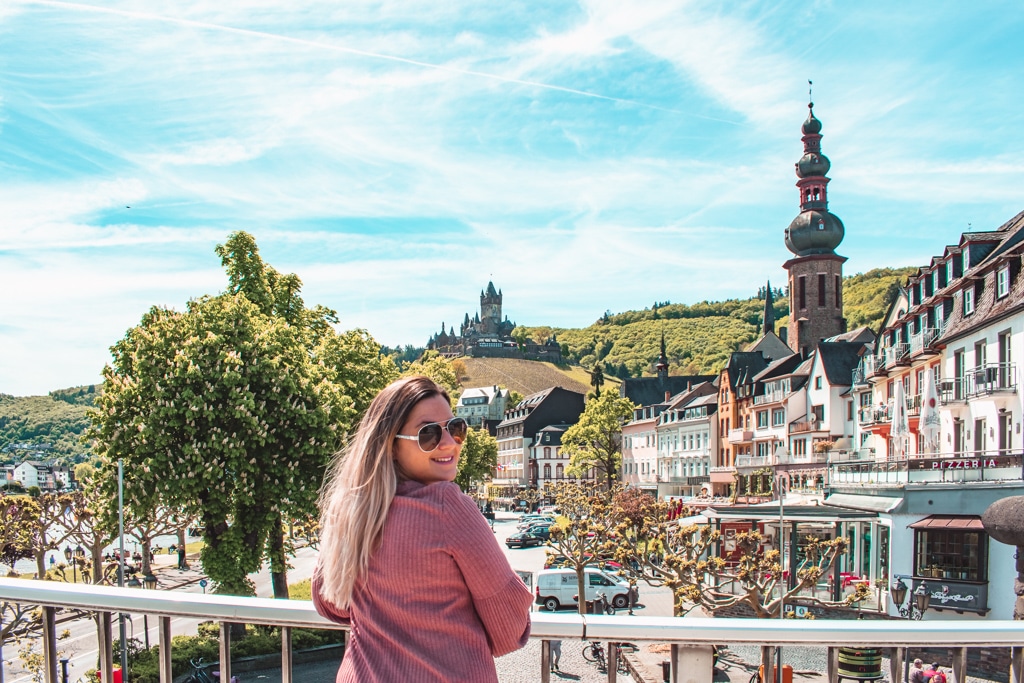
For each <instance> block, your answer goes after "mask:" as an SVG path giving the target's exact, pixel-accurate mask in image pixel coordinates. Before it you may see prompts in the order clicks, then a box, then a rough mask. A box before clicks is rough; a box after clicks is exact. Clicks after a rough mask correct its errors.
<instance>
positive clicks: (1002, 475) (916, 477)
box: [829, 451, 1022, 487]
mask: <svg viewBox="0 0 1024 683" xmlns="http://www.w3.org/2000/svg"><path fill="white" fill-rule="evenodd" d="M1021 464H1022V458H1021V453H1020V451H1017V452H1013V453H1011V452H1009V451H983V452H966V453H953V454H950V455H942V456H939V457H931V458H913V459H909V460H892V461H887V462H859V463H854V462H841V463H836V462H833V464H832V465H831V466H830V467H829V472H830V475H829V481H830V482H831V484H832V485H844V484H849V485H858V486H871V485H874V486H897V487H901V486H905V485H907V484H927V483H966V482H986V481H1021Z"/></svg>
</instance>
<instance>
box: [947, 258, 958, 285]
mask: <svg viewBox="0 0 1024 683" xmlns="http://www.w3.org/2000/svg"><path fill="white" fill-rule="evenodd" d="M955 279H956V270H955V269H954V268H953V258H952V257H950V259H949V260H948V261H946V283H947V284H948V283H950V282H952V281H953V280H955Z"/></svg>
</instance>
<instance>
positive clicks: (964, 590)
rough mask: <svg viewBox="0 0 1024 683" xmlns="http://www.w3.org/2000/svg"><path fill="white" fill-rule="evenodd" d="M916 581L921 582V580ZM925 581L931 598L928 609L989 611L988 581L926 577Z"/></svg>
mask: <svg viewBox="0 0 1024 683" xmlns="http://www.w3.org/2000/svg"><path fill="white" fill-rule="evenodd" d="M915 583H920V580H918V581H915ZM924 583H925V584H926V585H927V590H928V595H929V596H930V598H931V599H930V600H929V602H928V609H952V610H967V611H970V612H986V611H988V584H987V583H959V582H957V581H948V580H947V581H942V580H939V579H924Z"/></svg>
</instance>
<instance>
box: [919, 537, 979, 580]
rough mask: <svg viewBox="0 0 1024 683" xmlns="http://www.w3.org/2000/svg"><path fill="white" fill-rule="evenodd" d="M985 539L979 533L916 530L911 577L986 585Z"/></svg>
mask: <svg viewBox="0 0 1024 683" xmlns="http://www.w3.org/2000/svg"><path fill="white" fill-rule="evenodd" d="M987 556H988V536H987V535H986V534H985V532H983V531H952V530H946V529H920V530H918V531H917V532H916V533H915V534H914V575H915V576H923V577H929V578H936V579H951V580H953V581H987V580H988V572H987V567H986V566H985V558H986V557H987Z"/></svg>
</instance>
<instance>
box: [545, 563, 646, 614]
mask: <svg viewBox="0 0 1024 683" xmlns="http://www.w3.org/2000/svg"><path fill="white" fill-rule="evenodd" d="M584 584H585V586H586V592H587V598H586V599H587V601H588V602H589V601H591V600H594V599H595V598H596V597H597V593H598V591H600V592H602V593H604V594H605V597H607V598H608V601H609V602H610V603H611V604H612V605H614V606H615V608H616V609H624V608H626V607H628V606H629V583H627V582H626V581H624V580H622V579H620V578H619V577H616V576H613V575H611V574H608V573H606V572H603V571H601V570H600V569H592V568H590V567H587V569H586V570H584ZM578 594H579V584H577V583H576V572H575V571H574V570H572V569H564V568H563V569H545V570H544V571H542V572H540V573H539V574H538V575H537V590H536V596H537V597H536V603H537V604H538V605H544V607H546V608H547V609H549V610H551V611H554V610H556V609H558V608H559V607H562V606H565V607H572V606H576V605H577V603H576V601H575V600H573V596H574V595H578Z"/></svg>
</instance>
